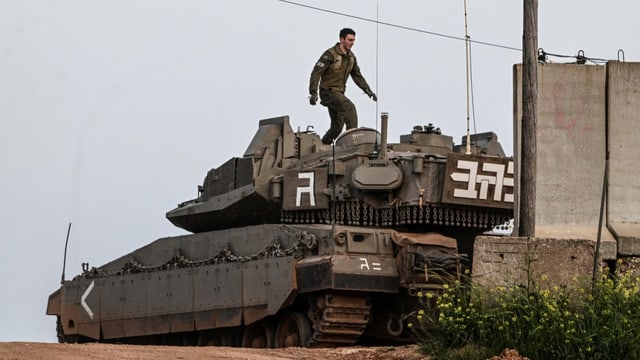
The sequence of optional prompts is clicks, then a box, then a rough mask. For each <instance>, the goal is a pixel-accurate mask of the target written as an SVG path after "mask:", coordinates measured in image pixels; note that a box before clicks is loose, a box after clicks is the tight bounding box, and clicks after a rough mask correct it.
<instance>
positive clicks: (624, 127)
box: [607, 62, 640, 256]
mask: <svg viewBox="0 0 640 360" xmlns="http://www.w3.org/2000/svg"><path fill="white" fill-rule="evenodd" d="M638 114H640V63H621V62H609V63H608V64H607V130H608V137H609V138H608V150H609V182H608V187H607V191H608V196H607V224H608V226H609V228H610V229H611V232H612V233H614V234H615V236H616V238H617V240H618V252H619V254H620V255H623V256H637V255H640V180H638V176H637V174H636V171H637V161H638V159H640V142H638V141H637V137H638V134H639V133H640V121H638Z"/></svg>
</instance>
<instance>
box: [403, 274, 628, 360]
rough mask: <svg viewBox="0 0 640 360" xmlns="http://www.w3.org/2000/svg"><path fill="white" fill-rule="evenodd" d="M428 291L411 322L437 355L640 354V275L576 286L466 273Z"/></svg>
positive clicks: (423, 343) (420, 339) (613, 276)
mask: <svg viewBox="0 0 640 360" xmlns="http://www.w3.org/2000/svg"><path fill="white" fill-rule="evenodd" d="M419 295H422V299H423V304H424V309H422V310H420V311H419V312H418V313H417V314H416V317H415V321H414V322H413V323H412V324H411V326H412V329H413V330H414V333H415V334H416V336H417V338H418V343H419V345H420V348H421V351H422V352H423V353H424V354H428V355H431V356H432V358H434V359H460V360H462V359H487V358H489V357H491V356H493V355H498V354H500V352H501V351H502V350H503V349H505V348H511V349H517V350H518V351H519V353H520V354H521V355H522V356H526V357H528V358H529V359H532V360H536V359H640V278H636V277H633V276H631V274H623V275H621V274H609V273H608V272H602V273H600V275H599V276H598V277H597V279H595V280H594V281H591V279H590V278H589V279H577V278H574V279H573V284H572V286H570V287H558V286H553V285H551V284H547V279H546V276H544V275H542V276H541V277H539V278H538V279H535V281H531V285H530V286H529V288H527V287H526V286H513V287H495V288H487V287H483V286H480V285H475V284H473V282H472V279H470V278H469V276H468V274H467V278H463V279H462V281H455V282H453V283H451V284H449V285H445V288H444V290H443V291H442V293H440V294H438V295H433V294H419Z"/></svg>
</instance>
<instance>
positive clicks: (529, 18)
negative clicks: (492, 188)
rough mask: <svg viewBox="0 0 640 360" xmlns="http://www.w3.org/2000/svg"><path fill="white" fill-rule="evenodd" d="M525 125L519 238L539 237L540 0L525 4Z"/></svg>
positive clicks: (522, 145) (523, 85)
mask: <svg viewBox="0 0 640 360" xmlns="http://www.w3.org/2000/svg"><path fill="white" fill-rule="evenodd" d="M523 15H524V16H523V34H522V50H523V51H522V122H521V126H522V127H521V129H522V132H521V134H522V135H521V142H520V144H521V146H520V159H521V164H520V201H519V202H518V203H519V206H520V212H519V214H520V221H519V222H518V231H519V234H518V236H525V237H534V236H535V234H536V211H535V210H536V209H535V203H536V118H537V111H536V110H537V109H536V106H537V104H538V59H537V55H538V0H524V4H523Z"/></svg>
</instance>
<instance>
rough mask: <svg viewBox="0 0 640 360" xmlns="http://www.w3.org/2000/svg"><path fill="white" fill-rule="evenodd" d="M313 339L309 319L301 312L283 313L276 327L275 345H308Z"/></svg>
mask: <svg viewBox="0 0 640 360" xmlns="http://www.w3.org/2000/svg"><path fill="white" fill-rule="evenodd" d="M310 339H311V325H310V324H309V319H307V317H306V316H305V315H303V314H302V313H299V312H288V313H285V314H283V315H282V317H281V318H280V322H279V323H278V327H277V328H276V337H275V344H274V345H275V347H277V348H281V347H290V346H299V347H307V346H308V345H309V340H310Z"/></svg>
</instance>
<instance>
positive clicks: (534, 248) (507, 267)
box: [472, 236, 602, 287]
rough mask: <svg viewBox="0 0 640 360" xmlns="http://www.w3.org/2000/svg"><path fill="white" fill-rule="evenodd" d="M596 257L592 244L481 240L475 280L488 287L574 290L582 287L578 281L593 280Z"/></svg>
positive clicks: (541, 240) (586, 242)
mask: <svg viewBox="0 0 640 360" xmlns="http://www.w3.org/2000/svg"><path fill="white" fill-rule="evenodd" d="M593 254H594V247H593V242H592V241H590V240H583V239H549V238H532V239H528V238H522V237H498V236H479V237H477V238H476V243H475V247H474V255H473V265H472V266H473V277H474V279H475V281H476V282H477V283H479V284H482V285H485V286H514V285H515V286H520V285H524V286H527V285H528V284H529V282H528V281H529V280H531V281H534V282H536V284H537V285H540V286H543V287H544V286H545V285H547V286H552V285H564V286H569V287H570V286H572V285H580V284H578V283H576V280H574V278H577V279H581V280H585V279H588V278H590V276H591V275H592V272H593ZM601 265H602V264H601ZM542 275H545V277H546V281H545V282H543V281H542V280H541V279H542Z"/></svg>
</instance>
